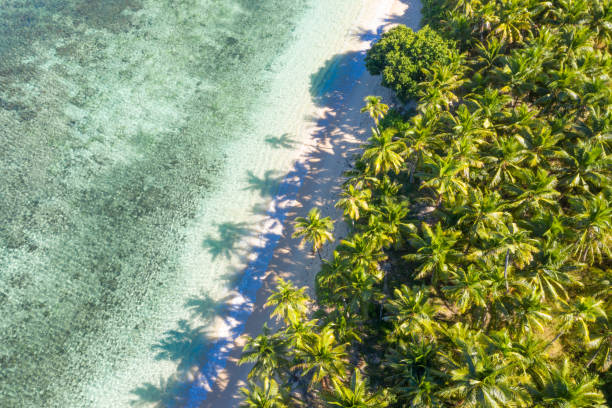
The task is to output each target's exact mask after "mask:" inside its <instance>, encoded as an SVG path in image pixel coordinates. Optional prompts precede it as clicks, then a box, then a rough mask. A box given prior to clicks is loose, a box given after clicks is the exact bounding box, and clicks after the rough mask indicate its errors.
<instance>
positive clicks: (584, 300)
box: [549, 296, 607, 344]
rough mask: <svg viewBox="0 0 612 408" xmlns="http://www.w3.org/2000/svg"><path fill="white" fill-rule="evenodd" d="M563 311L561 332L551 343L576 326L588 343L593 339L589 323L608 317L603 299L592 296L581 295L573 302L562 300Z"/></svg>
mask: <svg viewBox="0 0 612 408" xmlns="http://www.w3.org/2000/svg"><path fill="white" fill-rule="evenodd" d="M561 311H562V313H561V316H560V317H559V318H560V320H561V326H560V328H559V333H558V334H557V335H556V336H555V337H554V338H553V339H552V340H551V341H550V343H549V344H552V343H554V342H555V341H556V340H557V339H558V338H559V337H561V336H562V335H563V334H565V333H567V332H568V331H570V330H572V329H573V328H575V327H577V328H578V332H579V333H580V335H581V338H582V339H583V340H584V341H585V342H587V343H588V342H589V341H590V340H591V336H590V334H589V333H590V331H589V323H594V322H595V321H596V320H597V319H598V318H603V319H605V318H607V316H606V312H605V311H604V309H603V301H601V300H597V299H595V298H594V297H592V296H587V297H585V296H580V297H578V299H576V300H574V301H573V302H571V303H567V302H563V301H562V302H561Z"/></svg>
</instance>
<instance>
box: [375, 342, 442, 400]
mask: <svg viewBox="0 0 612 408" xmlns="http://www.w3.org/2000/svg"><path fill="white" fill-rule="evenodd" d="M407 340H408V341H403V340H399V341H398V344H397V346H396V347H395V348H392V349H391V350H390V351H389V353H388V355H387V357H386V360H387V361H388V366H389V369H390V375H389V376H388V378H387V380H388V381H390V383H391V384H392V385H393V388H392V390H393V392H394V393H395V394H397V395H398V397H400V400H401V401H410V404H411V405H410V406H411V407H415V408H417V407H418V408H433V407H438V406H441V405H442V401H441V399H440V398H439V396H438V395H437V393H438V391H439V389H440V386H441V385H442V384H443V383H444V380H445V378H444V377H445V374H444V373H443V372H442V371H441V370H439V367H440V361H439V358H438V352H439V351H440V349H439V347H438V346H437V345H436V344H435V343H433V342H430V341H426V340H423V339H422V338H420V339H419V338H418V336H409V338H408V339H407Z"/></svg>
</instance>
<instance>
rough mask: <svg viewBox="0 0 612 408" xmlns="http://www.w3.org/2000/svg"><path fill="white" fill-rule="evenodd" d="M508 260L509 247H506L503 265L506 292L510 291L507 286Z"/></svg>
mask: <svg viewBox="0 0 612 408" xmlns="http://www.w3.org/2000/svg"><path fill="white" fill-rule="evenodd" d="M509 262H510V249H506V262H505V266H504V280H505V281H506V293H508V292H510V287H509V286H508V263H509Z"/></svg>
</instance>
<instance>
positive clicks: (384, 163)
mask: <svg viewBox="0 0 612 408" xmlns="http://www.w3.org/2000/svg"><path fill="white" fill-rule="evenodd" d="M395 135H397V129H393V128H388V129H385V130H383V131H382V132H378V131H374V132H373V133H372V137H370V138H369V139H368V143H367V144H365V145H364V146H363V148H364V149H365V151H364V153H363V155H362V157H361V158H362V160H363V161H364V162H365V163H366V166H367V167H366V171H368V172H370V171H371V172H373V174H374V175H377V174H378V173H380V172H381V171H382V172H383V173H386V172H388V171H391V170H393V171H394V172H395V173H396V174H397V173H399V171H400V169H401V166H402V163H403V162H404V158H403V157H402V152H404V151H405V150H406V145H405V144H404V142H403V141H401V140H394V137H395Z"/></svg>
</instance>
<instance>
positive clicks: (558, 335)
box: [542, 330, 565, 350]
mask: <svg viewBox="0 0 612 408" xmlns="http://www.w3.org/2000/svg"><path fill="white" fill-rule="evenodd" d="M564 334H565V330H561V331H560V332H559V333H557V335H556V336H555V338H554V339H552V340H551V341H550V342H549V343H548V344H547V345H546V346H544V348H543V349H542V350H546V349H547V348H549V347H550V346H551V345H552V344H553V343H554V342H555V341H557V340H558V339H559V337H561V336H563V335H564Z"/></svg>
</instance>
